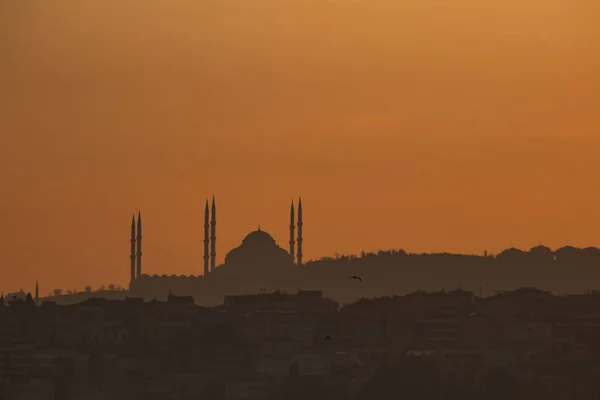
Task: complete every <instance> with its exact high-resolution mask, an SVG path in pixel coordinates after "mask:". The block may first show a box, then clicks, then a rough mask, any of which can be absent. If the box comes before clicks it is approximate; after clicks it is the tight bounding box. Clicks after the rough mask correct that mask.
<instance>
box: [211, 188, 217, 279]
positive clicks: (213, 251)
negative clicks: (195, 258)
mask: <svg viewBox="0 0 600 400" xmlns="http://www.w3.org/2000/svg"><path fill="white" fill-rule="evenodd" d="M211 211H212V213H211V214H212V215H211V220H210V270H211V271H213V270H214V269H215V265H216V256H217V206H216V205H215V195H214V194H213V199H212V210H211Z"/></svg>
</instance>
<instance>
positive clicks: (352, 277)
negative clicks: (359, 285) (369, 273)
mask: <svg viewBox="0 0 600 400" xmlns="http://www.w3.org/2000/svg"><path fill="white" fill-rule="evenodd" d="M350 279H358V280H359V281H361V282H362V278H361V277H360V276H351V277H350V278H348V280H350Z"/></svg>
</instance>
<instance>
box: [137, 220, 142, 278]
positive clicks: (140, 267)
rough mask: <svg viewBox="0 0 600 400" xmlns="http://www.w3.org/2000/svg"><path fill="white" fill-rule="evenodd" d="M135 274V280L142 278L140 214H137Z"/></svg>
mask: <svg viewBox="0 0 600 400" xmlns="http://www.w3.org/2000/svg"><path fill="white" fill-rule="evenodd" d="M136 242H137V254H136V256H137V257H136V261H137V274H136V279H139V278H140V276H142V214H141V212H138V222H137V239H136Z"/></svg>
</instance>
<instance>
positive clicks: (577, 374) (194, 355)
mask: <svg viewBox="0 0 600 400" xmlns="http://www.w3.org/2000/svg"><path fill="white" fill-rule="evenodd" d="M0 304H1V305H0V398H2V399H17V398H18V399H32V400H33V399H35V400H43V399H59V400H67V399H73V400H75V399H96V400H104V399H106V400H108V399H110V400H113V399H115V400H121V399H122V400H137V399H186V400H187V399H189V400H191V399H211V400H220V399H222V400H225V399H226V400H242V399H255V400H259V399H261V400H288V399H307V398H311V399H328V400H381V399H384V400H385V399H398V398H411V399H413V398H418V399H422V400H443V399H478V400H479V399H514V400H521V399H523V400H525V399H527V400H529V399H556V400H559V399H560V400H597V399H598V397H599V396H600V384H599V382H600V379H599V378H600V361H599V360H600V357H599V356H600V346H599V345H598V340H597V338H598V335H599V334H600V294H599V293H598V292H589V293H586V294H581V295H570V296H557V295H554V294H552V293H549V292H546V291H541V290H537V289H533V288H522V289H519V290H515V291H507V292H499V293H497V294H495V295H493V296H489V297H487V298H480V297H478V296H476V295H475V294H474V293H473V292H470V291H465V290H454V291H438V292H425V291H417V292H413V293H410V294H408V295H406V296H392V297H383V298H371V299H363V300H360V301H357V302H354V303H352V304H349V305H347V306H345V307H341V308H340V307H339V305H338V304H337V303H336V302H335V301H332V300H330V299H327V298H326V297H324V296H323V294H322V293H321V292H320V291H298V292H294V293H284V292H261V293H257V294H254V295H252V294H247V295H243V296H228V297H226V298H225V299H224V301H223V304H221V305H219V306H216V307H209V308H207V307H199V306H197V305H195V304H194V300H193V299H192V298H191V297H188V296H176V295H173V294H170V295H168V296H167V298H166V300H165V301H157V300H153V301H149V302H144V301H143V300H141V299H138V298H127V299H124V300H107V299H89V300H86V301H83V302H81V303H78V304H73V305H69V306H60V305H57V304H55V303H53V302H49V301H47V302H45V303H44V304H43V305H42V306H36V305H35V302H34V301H33V299H32V298H31V296H27V298H26V300H21V299H16V300H12V301H10V302H6V301H5V299H4V298H0Z"/></svg>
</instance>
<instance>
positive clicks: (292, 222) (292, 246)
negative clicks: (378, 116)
mask: <svg viewBox="0 0 600 400" xmlns="http://www.w3.org/2000/svg"><path fill="white" fill-rule="evenodd" d="M295 229H296V225H295V224H294V200H292V207H291V208H290V255H291V256H292V262H294V244H296V242H295V241H294V230H295Z"/></svg>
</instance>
